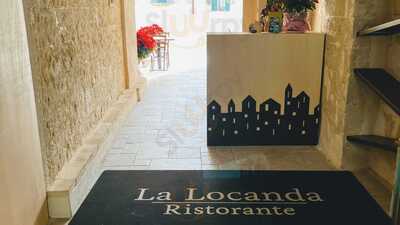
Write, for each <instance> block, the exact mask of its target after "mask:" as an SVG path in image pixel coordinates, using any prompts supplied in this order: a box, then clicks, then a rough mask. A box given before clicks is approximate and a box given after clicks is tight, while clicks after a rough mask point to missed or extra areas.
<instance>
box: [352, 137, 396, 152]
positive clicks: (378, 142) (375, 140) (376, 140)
mask: <svg viewBox="0 0 400 225" xmlns="http://www.w3.org/2000/svg"><path fill="white" fill-rule="evenodd" d="M347 140H348V141H350V142H354V143H358V144H363V145H366V146H371V147H377V148H381V149H383V150H386V151H391V152H397V148H398V147H399V145H398V142H397V141H396V139H393V138H387V137H382V136H377V135H355V136H347Z"/></svg>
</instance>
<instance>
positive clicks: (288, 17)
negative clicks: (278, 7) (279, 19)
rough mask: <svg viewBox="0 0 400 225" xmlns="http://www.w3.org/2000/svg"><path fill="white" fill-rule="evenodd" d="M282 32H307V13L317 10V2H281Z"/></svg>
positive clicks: (285, 0)
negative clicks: (282, 15)
mask: <svg viewBox="0 0 400 225" xmlns="http://www.w3.org/2000/svg"><path fill="white" fill-rule="evenodd" d="M282 2H283V10H284V12H285V13H284V20H283V30H284V31H296V32H307V31H310V30H311V25H310V21H309V12H310V11H313V10H315V9H316V8H317V4H318V0H282Z"/></svg>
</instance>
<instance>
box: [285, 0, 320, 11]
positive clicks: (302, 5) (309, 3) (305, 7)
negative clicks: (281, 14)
mask: <svg viewBox="0 0 400 225" xmlns="http://www.w3.org/2000/svg"><path fill="white" fill-rule="evenodd" d="M282 2H283V9H284V11H285V12H287V13H307V12H308V11H313V10H315V9H316V8H317V4H318V3H319V0H282Z"/></svg>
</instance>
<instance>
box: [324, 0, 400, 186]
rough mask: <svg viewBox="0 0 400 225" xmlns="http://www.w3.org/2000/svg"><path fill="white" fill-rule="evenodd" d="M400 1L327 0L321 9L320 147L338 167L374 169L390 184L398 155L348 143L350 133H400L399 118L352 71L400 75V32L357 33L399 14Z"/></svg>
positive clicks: (392, 134)
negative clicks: (374, 70)
mask: <svg viewBox="0 0 400 225" xmlns="http://www.w3.org/2000/svg"><path fill="white" fill-rule="evenodd" d="M399 2H400V1H399V0H390V1H370V0H325V1H322V2H321V4H320V7H321V9H320V10H319V14H320V17H321V18H322V22H321V30H322V32H326V33H327V43H326V55H325V57H326V62H325V74H324V86H323V101H322V102H323V106H322V108H323V114H322V115H323V123H322V131H321V145H320V149H321V151H322V152H323V153H324V154H325V155H326V156H327V158H328V159H329V160H330V161H331V162H332V163H333V164H334V165H335V166H336V167H337V168H344V169H350V170H357V169H362V168H372V170H374V171H375V172H376V173H377V174H379V175H380V176H381V177H383V178H384V179H385V180H386V181H387V182H388V183H392V182H393V172H394V165H395V163H394V154H392V153H385V152H382V151H379V150H376V149H369V148H367V147H365V146H360V145H355V144H352V143H349V142H347V140H346V136H348V135H358V134H376V135H382V136H386V137H394V138H399V137H400V121H399V117H398V116H397V115H396V114H395V113H394V112H393V111H392V110H391V109H390V108H389V107H388V106H387V105H386V104H385V103H383V102H382V101H381V99H380V98H379V97H378V96H377V95H376V94H375V93H374V92H373V91H371V89H370V88H369V87H368V86H366V85H365V84H364V83H363V82H362V81H360V80H359V79H358V78H356V77H355V76H354V73H353V69H354V68H373V67H379V68H385V69H386V70H387V71H389V72H390V73H392V74H393V75H395V76H397V77H399V74H400V69H399V67H400V66H399V64H398V63H397V62H396V60H398V58H399V54H400V53H399V49H400V48H399V44H400V42H399V37H398V36H394V37H392V36H390V37H357V32H358V31H359V30H362V29H364V28H366V27H369V26H374V25H377V24H380V23H383V22H386V21H389V20H391V19H393V18H396V17H397V18H398V17H399V11H400V10H399V5H400V4H399ZM395 6H396V7H395ZM393 9H394V10H393Z"/></svg>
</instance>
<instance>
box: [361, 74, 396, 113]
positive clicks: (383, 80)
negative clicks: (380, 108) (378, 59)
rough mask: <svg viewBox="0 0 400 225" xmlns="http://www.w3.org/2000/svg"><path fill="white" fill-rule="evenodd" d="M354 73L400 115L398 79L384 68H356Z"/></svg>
mask: <svg viewBox="0 0 400 225" xmlns="http://www.w3.org/2000/svg"><path fill="white" fill-rule="evenodd" d="M354 73H355V74H356V75H357V76H358V77H359V78H361V80H363V81H364V82H365V83H367V84H368V86H370V87H371V88H372V89H373V90H374V91H375V92H376V93H377V94H378V95H379V96H380V97H381V98H382V99H383V100H384V101H385V102H386V103H387V104H388V105H389V106H390V107H391V108H392V109H393V110H394V111H395V112H396V113H397V114H398V115H400V82H399V81H398V80H396V79H395V78H394V77H393V76H391V75H390V74H389V73H387V72H386V71H385V70H383V69H355V70H354Z"/></svg>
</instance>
